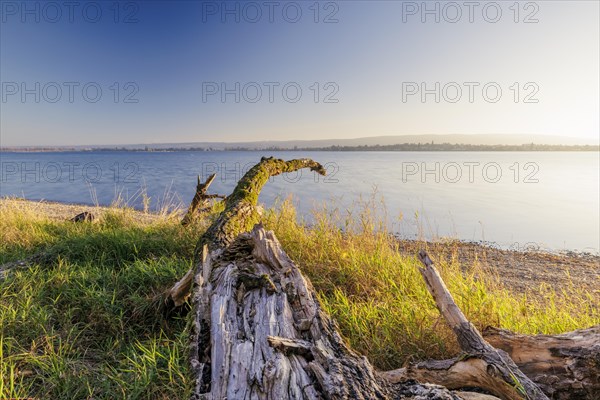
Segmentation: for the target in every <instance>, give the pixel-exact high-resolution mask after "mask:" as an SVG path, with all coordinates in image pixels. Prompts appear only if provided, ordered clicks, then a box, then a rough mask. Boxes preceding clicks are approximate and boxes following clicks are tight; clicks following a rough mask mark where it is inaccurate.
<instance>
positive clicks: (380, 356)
mask: <svg viewBox="0 0 600 400" xmlns="http://www.w3.org/2000/svg"><path fill="white" fill-rule="evenodd" d="M380 207H381V205H380V203H378V201H376V200H375V199H370V200H366V201H364V202H363V203H362V204H359V205H357V206H356V207H355V208H354V210H353V215H352V217H351V218H349V217H348V216H349V214H348V213H345V214H344V213H340V212H339V211H337V210H334V211H327V210H324V211H323V210H321V211H319V212H316V213H315V214H314V216H313V219H312V221H311V223H310V224H308V223H306V222H303V221H302V220H299V219H298V216H297V215H296V211H295V208H294V206H293V205H292V203H291V202H290V201H289V200H288V201H284V202H282V203H281V204H280V205H279V206H278V207H277V209H275V210H270V211H269V212H268V213H267V215H266V217H265V220H266V226H267V227H268V228H269V229H273V230H274V231H275V232H276V234H277V237H278V238H279V240H280V241H281V243H282V245H283V247H284V248H285V250H286V252H287V253H288V255H289V256H290V257H291V258H292V259H294V260H295V261H296V262H297V264H298V265H299V266H300V268H301V269H302V271H303V272H304V273H305V274H306V275H307V276H308V277H309V278H310V280H311V281H312V283H313V285H314V287H315V289H316V290H317V292H318V293H319V297H320V300H321V304H322V305H323V307H324V308H325V310H326V311H327V312H329V313H330V314H331V315H332V316H333V317H334V318H335V319H336V321H337V322H338V324H339V326H340V328H341V331H342V333H343V334H344V336H345V337H346V338H347V339H348V341H349V343H350V345H351V346H352V347H353V348H355V349H357V350H359V351H360V352H361V353H363V354H365V355H367V356H368V357H369V359H370V360H371V361H372V362H374V364H375V365H377V366H378V367H379V368H382V369H389V368H396V367H399V366H401V365H402V364H403V363H404V362H406V361H409V360H415V359H423V358H445V357H449V356H452V355H455V354H456V352H457V351H458V347H457V343H456V341H455V339H454V336H453V334H452V332H451V331H450V330H449V329H448V328H447V327H446V325H445V324H444V321H443V320H442V319H441V317H440V315H439V313H438V311H437V309H436V308H435V304H434V301H433V299H432V298H431V296H430V295H429V293H428V292H427V289H426V287H425V283H424V281H423V278H422V277H421V275H420V273H419V271H418V267H419V265H420V262H419V261H418V260H417V259H416V257H415V255H406V254H404V255H403V254H401V253H400V251H399V242H398V240H397V239H396V238H395V237H393V236H391V235H389V234H388V233H387V232H386V231H385V230H384V229H382V227H384V226H385V222H384V220H383V219H382V216H384V215H385V212H384V211H383V212H382V211H381V210H380V209H379V208H380ZM422 245H423V246H424V247H427V246H428V244H427V243H425V242H424V243H423V244H422ZM430 254H432V255H435V253H434V249H432V251H430ZM457 259H458V258H457V257H452V258H451V259H450V260H447V259H444V258H440V260H439V262H438V263H437V264H436V266H437V268H438V269H439V270H440V274H441V275H442V278H443V279H444V281H445V283H446V285H447V286H448V288H449V290H450V292H451V293H452V294H453V296H454V298H455V300H456V302H457V304H458V305H459V306H460V307H461V309H462V310H463V311H464V313H465V314H466V316H467V318H469V319H470V320H471V321H473V322H474V324H475V325H476V326H478V327H479V328H483V327H485V326H487V325H493V326H499V327H502V328H506V329H510V330H513V331H517V332H521V333H528V334H537V333H546V334H552V333H560V332H564V331H569V330H574V329H577V328H582V327H588V326H591V325H595V324H598V323H600V297H599V296H598V295H597V294H594V293H590V292H587V291H585V290H584V289H580V288H577V287H574V286H572V287H570V288H569V289H568V290H566V289H565V290H564V291H563V292H560V293H557V292H554V290H552V289H551V288H550V287H549V286H547V285H544V284H543V283H541V284H540V286H539V287H538V288H537V289H536V292H535V293H529V295H528V293H514V292H512V291H510V290H509V288H506V287H504V286H503V284H502V281H501V279H499V277H498V276H497V275H495V274H493V273H490V271H489V270H487V269H484V268H483V267H482V266H481V265H480V264H479V263H475V264H473V265H461V264H460V263H459V262H458V261H457ZM598 283H600V282H598ZM533 294H535V296H532V295H533Z"/></svg>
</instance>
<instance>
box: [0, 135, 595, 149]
mask: <svg viewBox="0 0 600 400" xmlns="http://www.w3.org/2000/svg"><path fill="white" fill-rule="evenodd" d="M432 142H433V143H434V144H442V143H444V144H451V145H468V146H475V147H476V146H482V145H483V146H490V145H493V146H497V145H504V146H521V145H529V144H531V143H534V144H536V145H566V146H585V145H593V146H597V145H598V143H599V142H598V139H596V140H594V139H587V138H575V137H566V136H551V135H516V134H506V135H503V134H493V135H491V134H489V135H466V134H450V135H398V136H373V137H362V138H354V139H321V140H285V141H277V140H264V141H251V142H186V143H139V144H126V145H114V144H113V145H79V146H39V147H32V146H27V147H25V146H23V147H17V146H14V147H10V148H9V147H6V148H4V149H3V150H30V151H32V150H46V151H52V150H64V149H68V150H87V149H115V148H118V149H120V150H144V149H146V148H147V149H152V150H165V149H171V150H174V149H190V148H194V149H198V148H202V149H210V150H228V149H244V150H260V149H273V148H276V149H289V150H291V149H326V148H330V147H332V146H337V147H345V148H354V147H359V146H383V147H385V146H394V145H400V144H418V143H429V144H431V143H432Z"/></svg>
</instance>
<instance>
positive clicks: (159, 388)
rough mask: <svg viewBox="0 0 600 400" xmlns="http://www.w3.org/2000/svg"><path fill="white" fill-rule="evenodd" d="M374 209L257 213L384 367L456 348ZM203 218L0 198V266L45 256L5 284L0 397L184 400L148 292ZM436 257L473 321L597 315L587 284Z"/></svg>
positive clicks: (599, 318)
mask: <svg viewBox="0 0 600 400" xmlns="http://www.w3.org/2000/svg"><path fill="white" fill-rule="evenodd" d="M378 207H379V205H377V204H374V203H369V202H367V203H365V204H363V205H362V206H357V207H356V208H355V209H354V210H353V211H352V212H353V214H352V215H351V216H349V215H348V214H347V213H346V214H342V213H339V212H337V211H332V210H328V209H326V208H324V209H321V210H319V211H316V212H315V214H314V218H313V221H312V222H311V224H308V223H305V222H303V221H302V220H298V218H297V215H296V211H295V209H294V207H293V206H292V204H291V202H289V201H288V202H283V203H281V204H279V206H278V207H277V208H275V209H271V210H268V211H267V212H266V213H265V216H264V221H265V224H266V226H267V228H269V229H274V230H275V232H276V234H277V236H278V238H279V240H280V241H281V242H282V244H283V246H284V248H285V249H286V251H287V252H288V254H289V255H290V256H291V257H292V258H293V259H294V260H295V261H296V262H297V264H298V265H299V266H300V268H301V269H302V271H303V272H304V273H305V274H306V275H307V276H308V277H309V278H310V279H311V281H312V283H313V285H314V286H315V288H316V290H317V291H318V294H319V297H320V300H321V303H322V305H323V307H324V309H325V310H326V311H327V312H329V313H330V314H331V315H332V316H333V317H334V318H335V320H336V321H337V322H338V324H339V326H340V328H341V331H342V333H343V334H344V336H345V337H346V338H347V340H348V341H349V343H350V344H351V346H352V347H354V348H355V349H357V350H359V351H360V352H362V353H363V354H365V355H366V356H368V357H369V359H371V360H372V361H373V362H374V363H375V364H376V365H377V366H378V367H379V368H382V369H388V368H393V367H398V366H401V365H402V364H403V363H405V362H407V361H415V360H419V359H424V358H444V357H448V356H452V355H454V354H455V353H456V351H457V347H456V343H455V342H454V338H453V336H452V334H451V332H449V331H448V329H447V328H446V327H445V325H444V323H443V321H442V320H441V319H440V317H439V314H438V312H437V310H436V309H435V306H434V304H433V301H432V299H431V297H430V296H429V294H428V293H427V291H426V288H425V285H424V284H423V282H422V278H421V276H420V274H419V272H418V269H417V268H418V261H417V260H416V259H415V258H414V256H412V255H402V254H400V252H399V251H398V250H399V249H398V243H397V241H396V240H395V239H394V238H393V237H391V236H390V235H388V234H387V233H386V232H385V225H384V224H383V222H382V221H383V220H384V218H383V217H382V215H383V213H382V212H381V209H379V208H378ZM215 209H218V207H216V208H215ZM378 210H379V211H378ZM206 223H207V222H206V220H201V221H198V222H196V223H195V224H194V225H193V226H188V227H185V228H184V227H181V226H180V224H179V221H178V219H176V218H171V217H169V214H168V213H163V214H161V215H158V216H154V217H153V218H151V219H149V220H148V219H145V218H141V214H140V213H139V212H135V211H133V210H131V209H128V208H115V209H111V210H109V211H103V212H102V216H101V218H99V219H98V220H97V221H96V222H94V223H81V224H79V223H77V224H76V223H71V222H67V221H61V220H56V219H50V218H48V217H47V216H45V215H44V214H43V213H40V212H39V211H38V210H37V209H36V208H35V206H33V205H32V206H31V207H27V206H23V205H21V206H19V207H15V206H11V203H6V204H0V234H1V237H0V239H1V240H0V263H5V262H9V261H14V260H18V259H23V258H26V257H29V256H31V255H32V254H38V255H41V256H40V257H37V258H35V262H34V265H31V266H29V267H27V268H24V269H17V270H15V271H14V272H12V273H10V274H8V275H7V277H6V278H5V279H3V280H1V281H0V376H1V379H0V398H19V397H21V398H22V397H28V396H35V397H39V398H44V399H46V398H51V399H80V398H81V399H85V398H94V399H121V398H122V399H137V398H139V399H178V398H188V396H189V392H190V386H191V381H190V377H189V374H188V367H187V365H188V364H187V351H188V350H187V340H188V333H187V332H186V328H185V327H186V321H185V318H183V317H177V316H169V317H168V318H167V317H165V316H164V315H162V314H161V312H160V311H159V309H157V307H156V304H157V303H156V301H157V298H158V295H159V294H160V293H161V292H162V291H163V290H164V289H166V288H167V287H169V286H170V285H171V284H172V283H173V282H175V281H176V280H177V279H178V278H180V277H181V276H183V274H184V273H185V272H186V271H187V269H188V268H189V267H190V265H191V259H192V255H193V249H194V246H195V243H196V241H197V239H198V237H199V236H200V234H201V233H202V232H203V230H204V229H205V228H206ZM438 268H439V269H440V272H441V274H442V276H443V278H444V279H445V281H446V283H447V285H448V287H449V289H450V291H451V292H452V293H453V295H454V296H455V298H456V300H457V302H458V304H459V306H460V307H461V308H462V309H463V310H464V311H465V313H466V314H467V316H468V317H469V318H470V319H472V320H473V321H474V322H475V324H476V325H477V326H479V327H483V326H485V325H488V324H489V325H495V326H501V327H504V328H508V329H512V330H515V331H518V332H524V333H557V332H561V331H567V330H572V329H576V328H581V327H586V326H589V325H593V324H598V323H600V311H599V310H600V300H599V299H598V297H597V296H595V295H594V294H592V293H587V292H585V291H583V290H582V289H578V288H576V287H572V288H568V292H564V293H555V292H553V291H552V290H551V289H550V288H548V287H545V286H543V285H542V286H541V287H540V288H539V292H538V293H536V296H535V299H537V300H532V298H529V297H528V295H527V294H526V293H524V294H515V293H513V292H511V291H509V290H508V289H507V288H504V287H503V286H502V283H501V281H500V280H499V279H497V277H494V276H493V275H491V274H489V273H487V274H486V271H483V270H482V269H481V267H479V266H478V265H460V264H459V263H458V262H457V261H456V260H455V259H454V260H451V261H442V262H440V263H438ZM540 298H541V299H543V300H539V299H540Z"/></svg>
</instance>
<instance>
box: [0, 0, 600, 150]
mask: <svg viewBox="0 0 600 400" xmlns="http://www.w3.org/2000/svg"><path fill="white" fill-rule="evenodd" d="M599 15H600V9H599V2H598V1H535V2H518V3H516V4H515V1H498V2H485V1H484V2H477V1H475V2H463V1H458V2H445V1H443V2H436V1H428V2H426V3H424V2H421V1H419V2H401V1H337V2H319V3H316V2H314V1H296V2H285V1H257V2H236V1H228V2H212V1H209V2H203V1H168V2H167V1H139V2H129V1H121V2H118V3H117V2H114V1H96V2H86V1H79V2H63V1H56V2H38V1H27V2H21V1H5V0H2V1H1V29H0V80H1V82H2V99H1V103H0V106H1V115H0V118H1V122H0V128H1V144H2V145H3V146H18V145H85V144H128V143H159V142H192V141H253V140H288V139H319V138H352V137H363V136H381V135H401V134H421V133H422V134H432V133H433V134H446V133H473V134H475V133H512V134H514V133H524V134H550V135H561V136H576V137H586V138H598V136H599V109H600V104H599V97H600V96H599V86H600V83H599V69H600V67H599V47H600V45H599V37H600V29H599V18H600V17H599ZM300 91H301V93H300ZM499 91H500V92H499Z"/></svg>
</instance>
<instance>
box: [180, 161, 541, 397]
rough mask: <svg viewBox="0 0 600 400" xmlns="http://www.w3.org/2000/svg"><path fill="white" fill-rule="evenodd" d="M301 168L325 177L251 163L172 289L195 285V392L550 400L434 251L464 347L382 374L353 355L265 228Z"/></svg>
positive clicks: (429, 270)
mask: <svg viewBox="0 0 600 400" xmlns="http://www.w3.org/2000/svg"><path fill="white" fill-rule="evenodd" d="M301 168H310V169H311V170H313V171H316V172H317V173H320V174H324V173H325V170H324V168H323V167H322V166H321V165H320V164H318V163H316V162H314V161H312V160H309V159H300V160H291V161H283V160H278V159H273V158H263V159H261V161H260V163H258V164H257V165H255V166H254V167H253V168H252V169H251V170H250V171H248V173H247V174H246V175H245V176H244V177H243V178H242V179H241V180H240V182H239V183H238V185H237V186H236V188H235V190H234V191H233V193H232V194H231V195H229V196H228V197H227V198H226V200H225V204H224V206H225V207H224V211H223V212H222V213H221V214H220V215H219V216H218V218H216V220H215V221H214V222H213V223H212V224H211V226H210V227H209V228H208V229H207V231H206V232H205V233H204V234H203V235H202V237H201V238H200V240H199V242H198V245H197V249H196V256H195V263H194V265H195V266H194V268H193V269H191V270H190V271H188V273H187V274H186V276H185V277H184V278H182V279H181V280H180V281H179V282H178V283H177V284H176V285H175V286H174V287H173V288H172V289H171V291H170V292H169V293H168V301H169V302H171V303H172V305H175V306H179V305H181V304H183V303H184V302H185V301H186V298H187V296H188V294H189V293H190V291H191V292H192V293H193V297H192V301H191V304H192V308H193V313H192V315H191V319H192V329H191V338H190V349H191V354H190V359H191V366H192V372H193V374H194V380H195V385H194V393H193V396H192V398H193V399H206V400H208V399H215V400H216V399H219V400H221V399H230V400H231V399H273V400H279V399H359V400H360V399H365V400H366V399H415V400H417V399H418V400H421V399H423V400H424V399H442V400H443V399H454V400H456V399H465V400H474V399H481V400H483V399H492V398H496V399H497V397H493V396H490V395H485V394H482V393H474V392H460V391H450V390H448V388H451V389H460V388H464V387H475V388H481V389H484V390H487V391H488V392H491V393H493V394H495V395H497V396H498V397H500V398H503V399H525V398H526V399H540V400H543V399H547V397H546V395H545V394H544V393H543V392H542V391H541V390H540V388H539V387H537V386H536V384H535V383H533V382H532V381H531V380H530V379H529V378H528V377H527V376H525V375H524V374H523V373H522V372H521V371H520V370H519V368H518V367H517V366H516V365H515V364H514V362H513V361H512V360H511V359H510V358H509V357H508V355H507V354H506V353H504V352H503V351H502V350H496V349H495V348H493V347H492V346H491V345H490V344H489V343H487V342H486V341H485V340H484V339H483V338H482V337H481V335H480V334H479V332H478V331H477V330H476V329H475V328H474V327H473V325H471V324H470V323H469V321H468V320H466V318H465V317H464V315H463V314H462V312H461V311H460V310H459V309H458V307H457V306H456V304H455V303H454V301H453V300H452V297H451V296H450V294H449V292H448V291H447V289H446V287H445V285H444V283H443V281H442V280H441V278H440V277H439V274H437V271H435V268H434V267H433V265H432V263H431V260H429V258H428V257H427V256H426V254H422V255H421V259H422V261H423V262H424V265H425V268H424V269H422V271H421V272H422V274H423V277H424V278H425V280H426V282H427V284H428V288H429V289H430V293H431V294H432V296H433V297H434V299H435V300H436V304H437V305H438V308H439V309H440V312H441V313H442V315H444V317H445V318H446V320H447V322H448V323H449V324H450V326H451V327H452V328H453V330H454V332H455V333H456V335H457V337H458V340H459V343H460V344H461V347H462V349H463V351H465V354H464V355H463V356H462V357H459V358H456V359H453V360H445V361H428V362H425V363H420V364H417V365H416V366H411V367H408V368H403V369H399V370H395V371H388V372H377V371H375V370H374V368H373V367H372V365H371V364H370V363H369V361H368V360H367V359H366V358H365V357H362V356H360V355H359V354H357V353H355V352H354V351H352V349H350V348H349V347H348V346H347V345H346V344H345V343H344V341H343V339H342V337H341V336H340V334H339V332H338V330H337V328H336V325H335V324H334V322H333V321H332V320H331V318H330V317H329V316H327V315H326V314H325V313H324V312H323V311H322V310H321V308H320V306H319V302H318V300H317V297H316V294H315V291H314V289H313V288H312V286H311V284H310V282H308V280H306V279H305V278H304V277H303V276H302V273H301V272H300V270H299V269H298V267H297V266H296V265H295V264H294V263H293V262H292V261H291V260H290V258H289V257H288V256H287V255H286V254H285V252H284V250H283V249H282V248H281V245H280V244H279V242H278V241H277V239H276V237H275V235H274V234H273V233H272V232H267V231H265V230H264V229H263V228H262V226H260V225H257V223H258V222H259V219H260V212H259V208H258V207H257V201H258V195H259V194H260V191H261V189H262V187H263V185H264V184H265V183H266V182H267V181H268V179H269V178H270V177H271V176H273V175H278V174H281V173H284V172H293V171H296V170H298V169H301ZM207 183H208V184H210V182H208V181H207ZM199 185H200V182H199ZM206 187H207V186H206ZM202 193H204V194H206V191H205V190H204V191H202ZM190 289H191V290H190ZM417 380H419V381H421V383H419V382H417ZM432 383H433V384H432ZM437 384H441V386H440V385H437ZM444 386H446V387H444Z"/></svg>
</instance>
